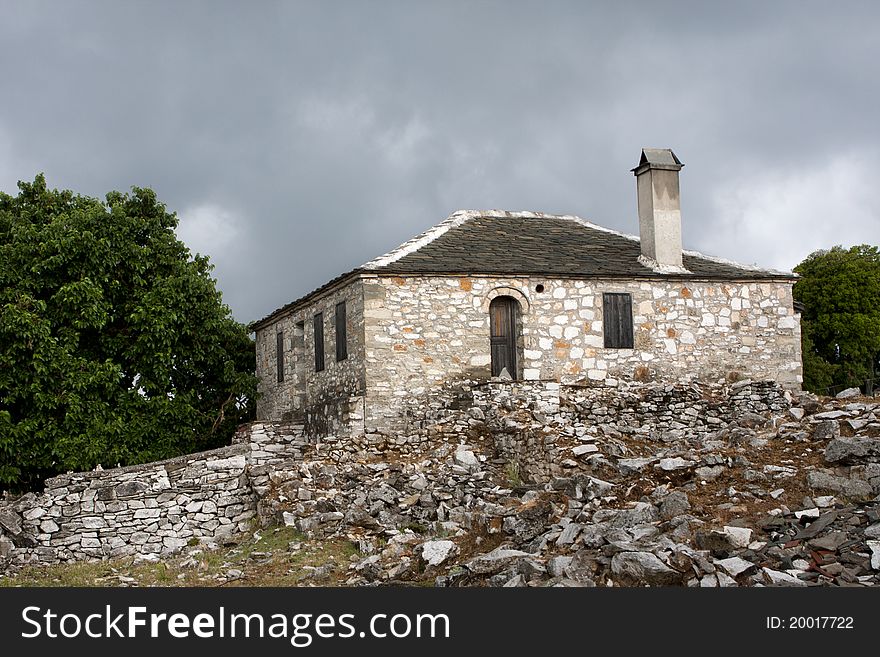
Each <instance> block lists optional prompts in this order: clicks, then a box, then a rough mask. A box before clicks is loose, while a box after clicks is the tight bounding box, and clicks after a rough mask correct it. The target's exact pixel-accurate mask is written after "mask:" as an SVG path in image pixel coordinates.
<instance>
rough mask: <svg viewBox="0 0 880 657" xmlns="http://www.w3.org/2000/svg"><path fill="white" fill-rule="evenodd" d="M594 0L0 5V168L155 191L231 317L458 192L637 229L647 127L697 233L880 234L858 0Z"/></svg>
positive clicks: (10, 176) (839, 239) (712, 247)
mask: <svg viewBox="0 0 880 657" xmlns="http://www.w3.org/2000/svg"><path fill="white" fill-rule="evenodd" d="M597 4H598V3H597ZM591 5H592V3H583V2H518V3H512V2H444V3H427V2H425V3H414V2H390V1H387V2H381V3H380V2H375V3H366V2H341V1H334V2H308V3H292V2H282V3H248V4H245V3H221V2H188V3H178V2H173V3H172V2H150V3H140V2H98V1H96V2H78V3H40V2H29V3H22V2H2V1H0V11H2V14H0V15H2V16H3V17H4V19H3V21H2V22H0V73H2V74H3V79H4V81H5V84H4V91H3V100H2V102H0V189H3V190H4V191H7V192H14V189H15V182H16V181H17V180H18V179H30V178H32V177H33V175H34V174H35V173H37V172H39V171H45V173H46V175H47V178H48V180H49V183H50V184H51V185H53V186H56V187H65V188H71V189H74V190H76V191H79V192H81V193H86V194H91V195H95V196H103V194H104V193H106V192H107V191H109V190H111V189H123V190H124V189H128V188H129V187H131V186H132V185H138V186H148V187H152V188H154V189H155V190H156V191H157V193H158V194H159V196H160V198H161V199H163V201H165V202H166V203H167V204H168V207H169V208H170V209H172V210H175V211H177V212H178V213H179V215H180V217H181V226H180V230H179V234H180V235H181V236H182V238H183V239H185V240H186V241H187V243H188V244H190V246H191V247H192V248H193V249H194V250H197V251H200V252H204V253H207V254H208V255H210V256H211V258H212V261H213V262H214V263H215V264H216V275H217V277H218V280H219V283H220V287H221V289H222V290H223V291H224V295H225V298H226V300H227V302H228V303H229V304H230V305H231V307H232V308H233V311H234V312H235V315H236V317H237V318H238V319H239V320H241V321H250V320H253V319H256V318H258V317H260V316H262V315H263V314H265V313H267V312H268V311H270V310H272V309H274V308H276V307H278V306H280V305H282V304H284V303H286V302H288V301H290V300H292V299H293V298H295V297H297V296H300V295H301V294H303V293H305V292H307V291H309V290H310V289H313V288H314V287H316V286H318V285H320V284H321V283H323V282H324V281H326V280H328V279H329V278H332V277H333V276H335V275H337V274H338V273H341V272H342V271H345V270H348V269H350V268H352V267H354V266H357V265H358V264H361V263H362V262H364V261H366V260H369V259H370V258H372V257H374V256H376V255H378V254H380V253H382V252H384V251H387V250H389V249H390V248H392V247H394V246H396V245H397V244H398V243H400V242H402V241H404V240H405V239H407V238H409V237H410V236H412V235H413V234H415V233H417V232H420V231H422V230H424V229H425V228H427V227H428V226H430V225H432V224H434V223H437V222H438V221H440V220H442V219H443V218H445V217H446V216H447V215H448V214H449V213H450V212H452V211H454V210H456V209H459V208H505V209H515V210H519V209H530V210H541V211H546V212H570V213H576V214H579V215H581V216H584V217H587V218H589V219H591V220H593V221H596V222H597V223H600V224H603V225H606V226H609V227H612V228H616V229H619V230H625V231H628V232H636V230H637V220H636V200H635V182H634V180H633V178H632V176H631V174H630V173H629V171H628V170H629V169H630V168H631V167H632V166H634V164H635V162H636V158H637V156H638V152H639V148H640V147H641V146H661V147H666V146H670V147H672V148H674V149H675V150H676V152H677V153H678V154H679V156H680V157H681V158H682V160H683V161H684V162H685V163H686V165H687V166H686V168H685V169H684V171H683V172H682V194H683V201H682V203H683V221H684V235H685V245H686V246H687V247H688V248H694V249H697V250H701V251H705V252H708V253H711V254H713V255H719V256H724V257H728V258H733V259H737V260H741V261H744V262H758V263H759V264H763V265H767V266H775V267H780V268H790V267H792V266H794V265H795V264H797V262H798V261H799V260H801V259H802V258H803V257H804V256H806V255H807V254H808V253H809V252H810V251H812V250H814V249H816V248H820V247H827V246H831V245H832V244H834V243H844V244H852V243H859V242H865V241H868V242H873V243H877V241H878V240H877V236H878V235H880V216H878V212H877V210H876V203H874V202H873V201H872V200H871V199H870V198H869V192H868V190H870V189H871V188H872V184H871V183H872V177H873V176H874V175H875V174H874V172H875V171H877V170H878V165H880V138H878V137H880V136H878V128H877V123H876V109H875V108H876V107H878V106H880V91H878V85H877V84H876V80H875V77H876V72H875V71H874V68H875V67H874V66H873V63H874V62H876V61H877V59H878V54H880V40H878V39H877V34H880V9H877V8H875V7H874V6H873V3H847V2H843V3H835V4H834V5H833V6H829V5H827V4H822V3H818V2H816V3H812V2H776V3H705V2H692V3H685V2H677V3H676V2H673V3H647V2H646V3H615V5H614V6H613V7H612V6H610V5H609V6H607V7H604V6H598V7H596V6H591ZM618 5H620V6H618Z"/></svg>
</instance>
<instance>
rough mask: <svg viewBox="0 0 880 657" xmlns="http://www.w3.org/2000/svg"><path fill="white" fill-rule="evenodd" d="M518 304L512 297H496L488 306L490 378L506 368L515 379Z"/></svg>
mask: <svg viewBox="0 0 880 657" xmlns="http://www.w3.org/2000/svg"><path fill="white" fill-rule="evenodd" d="M518 311H519V304H518V303H517V302H516V299H514V298H513V297H496V298H495V299H493V300H492V303H490V304H489V335H490V346H491V350H492V376H499V375H500V374H501V370H503V369H504V368H507V372H508V374H510V376H511V378H513V379H516V378H517V376H516V343H517V338H518V336H517V324H518V319H519V318H518V316H517V313H518Z"/></svg>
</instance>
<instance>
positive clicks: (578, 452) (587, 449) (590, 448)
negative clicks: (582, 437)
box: [571, 445, 599, 456]
mask: <svg viewBox="0 0 880 657" xmlns="http://www.w3.org/2000/svg"><path fill="white" fill-rule="evenodd" d="M571 451H572V452H573V453H574V455H575V456H583V455H584V454H592V453H594V452H598V451H599V448H598V447H596V446H595V445H578V446H577V447H572V448H571Z"/></svg>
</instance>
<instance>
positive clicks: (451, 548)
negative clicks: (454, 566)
mask: <svg viewBox="0 0 880 657" xmlns="http://www.w3.org/2000/svg"><path fill="white" fill-rule="evenodd" d="M421 552H422V559H424V561H425V563H426V564H428V565H429V566H439V565H440V564H441V563H443V562H444V561H446V560H447V559H448V558H449V557H451V556H453V555H455V554H457V553H458V547H457V546H456V545H455V543H453V542H452V541H427V542H426V543H422V545H421Z"/></svg>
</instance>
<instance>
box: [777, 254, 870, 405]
mask: <svg viewBox="0 0 880 657" xmlns="http://www.w3.org/2000/svg"><path fill="white" fill-rule="evenodd" d="M794 270H795V271H796V272H797V273H798V274H800V279H799V280H798V281H797V283H795V285H794V298H795V299H797V300H798V301H800V302H802V303H803V304H804V307H805V310H804V312H803V313H802V315H801V326H802V335H803V354H804V387H805V388H807V389H808V390H812V391H814V392H820V393H824V392H825V389H826V388H828V387H829V386H832V385H858V384H861V383H864V381H865V379H867V378H873V377H874V376H875V374H876V373H877V371H878V360H880V252H878V249H877V247H876V246H868V245H867V244H862V245H860V246H854V247H852V248H850V249H844V248H843V247H840V246H835V247H834V248H832V249H831V250H830V251H816V252H815V253H812V254H811V255H809V256H808V257H807V258H806V260H804V261H803V262H802V263H801V264H799V265H798V266H797V267H795V268H794Z"/></svg>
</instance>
